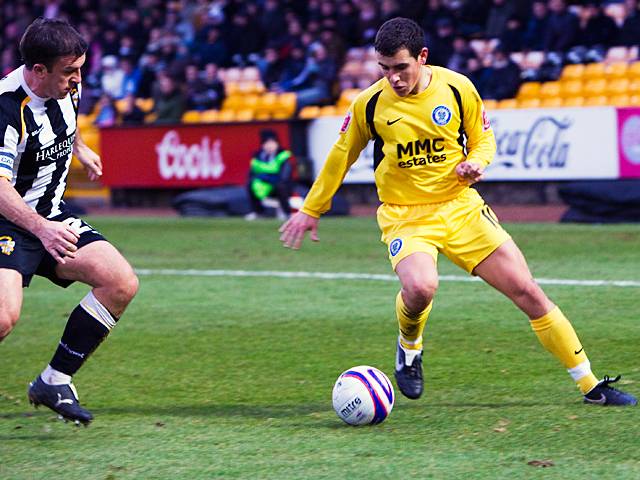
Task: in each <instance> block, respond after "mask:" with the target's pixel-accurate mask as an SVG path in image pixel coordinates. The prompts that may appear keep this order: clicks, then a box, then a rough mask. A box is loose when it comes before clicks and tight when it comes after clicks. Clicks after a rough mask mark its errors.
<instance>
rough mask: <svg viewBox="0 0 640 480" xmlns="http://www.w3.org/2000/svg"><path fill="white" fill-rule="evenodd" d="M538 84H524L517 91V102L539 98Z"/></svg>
mask: <svg viewBox="0 0 640 480" xmlns="http://www.w3.org/2000/svg"><path fill="white" fill-rule="evenodd" d="M540 86H541V83H540V82H525V83H523V84H522V85H520V88H519V89H518V95H517V98H518V101H520V100H525V99H528V98H538V97H539V96H540Z"/></svg>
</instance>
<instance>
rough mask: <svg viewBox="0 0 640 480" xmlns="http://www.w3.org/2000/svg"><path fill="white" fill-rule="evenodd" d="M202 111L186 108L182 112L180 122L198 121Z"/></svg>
mask: <svg viewBox="0 0 640 480" xmlns="http://www.w3.org/2000/svg"><path fill="white" fill-rule="evenodd" d="M201 116H202V113H201V112H199V111H198V110H187V111H186V112H184V113H183V114H182V123H200V122H201V121H202V119H201Z"/></svg>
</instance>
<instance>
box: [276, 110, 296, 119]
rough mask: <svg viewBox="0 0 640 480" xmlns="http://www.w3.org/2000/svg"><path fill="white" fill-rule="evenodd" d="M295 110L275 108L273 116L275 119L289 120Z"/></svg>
mask: <svg viewBox="0 0 640 480" xmlns="http://www.w3.org/2000/svg"><path fill="white" fill-rule="evenodd" d="M293 113H294V112H290V111H289V110H275V111H274V112H273V114H272V116H271V118H273V119H274V120H288V119H290V118H292V117H293Z"/></svg>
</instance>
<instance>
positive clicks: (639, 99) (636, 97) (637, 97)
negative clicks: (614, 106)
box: [629, 94, 640, 107]
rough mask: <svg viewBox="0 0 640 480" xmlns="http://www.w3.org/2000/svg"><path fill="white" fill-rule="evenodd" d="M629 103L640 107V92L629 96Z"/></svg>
mask: <svg viewBox="0 0 640 480" xmlns="http://www.w3.org/2000/svg"><path fill="white" fill-rule="evenodd" d="M629 105H630V106H632V107H640V94H633V95H630V96H629Z"/></svg>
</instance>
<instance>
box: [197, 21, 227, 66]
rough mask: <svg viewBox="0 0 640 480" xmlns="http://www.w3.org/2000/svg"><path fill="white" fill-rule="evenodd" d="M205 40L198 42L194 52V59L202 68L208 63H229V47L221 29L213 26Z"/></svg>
mask: <svg viewBox="0 0 640 480" xmlns="http://www.w3.org/2000/svg"><path fill="white" fill-rule="evenodd" d="M206 38H207V39H206V41H205V42H196V43H195V46H194V50H193V52H192V54H193V57H194V59H195V60H196V61H197V62H198V65H199V66H200V67H201V68H204V66H205V65H206V64H207V63H215V64H216V65H227V60H228V58H229V48H228V47H227V44H226V42H225V41H224V39H223V38H222V37H221V35H220V29H219V28H216V27H213V28H210V29H209V31H208V32H207V37H206Z"/></svg>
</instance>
